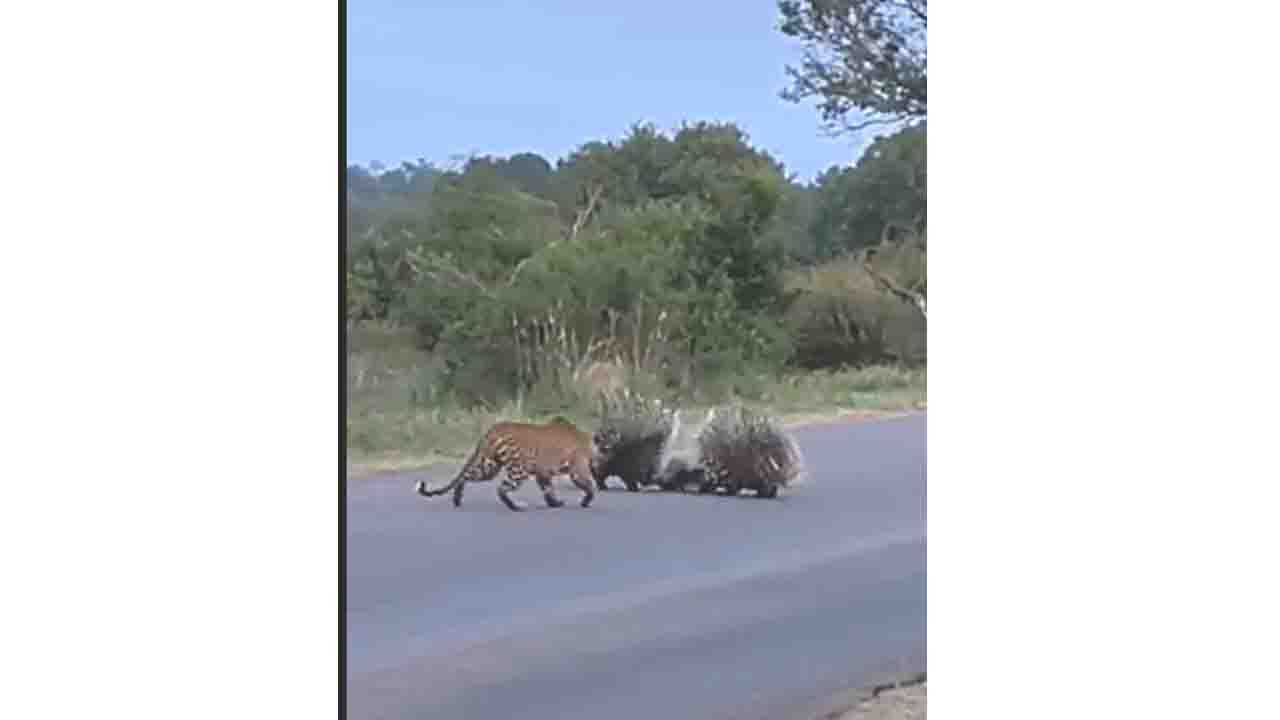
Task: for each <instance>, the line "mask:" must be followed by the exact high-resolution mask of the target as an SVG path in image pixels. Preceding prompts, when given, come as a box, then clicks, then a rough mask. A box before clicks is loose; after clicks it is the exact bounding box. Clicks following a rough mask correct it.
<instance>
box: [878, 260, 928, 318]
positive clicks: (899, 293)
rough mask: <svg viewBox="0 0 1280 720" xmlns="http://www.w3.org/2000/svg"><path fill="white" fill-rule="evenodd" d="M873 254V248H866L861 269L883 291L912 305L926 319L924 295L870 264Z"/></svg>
mask: <svg viewBox="0 0 1280 720" xmlns="http://www.w3.org/2000/svg"><path fill="white" fill-rule="evenodd" d="M874 255H875V251H874V249H872V250H868V251H867V252H866V253H865V254H863V256H862V269H863V270H866V271H867V274H868V275H870V276H871V279H872V280H875V282H876V284H877V285H879V286H880V287H882V288H884V290H885V291H887V292H888V293H889V294H891V295H893V296H894V297H896V298H898V299H899V300H901V301H903V302H905V303H907V304H908V305H910V306H911V307H914V308H915V309H916V310H917V311H918V312H919V313H920V317H922V318H924V319H926V320H928V319H929V318H928V316H927V315H926V314H925V301H926V298H925V296H924V295H922V294H920V293H918V292H911V291H910V290H907V289H905V288H903V287H902V286H900V285H898V284H897V283H895V282H894V281H893V280H891V279H889V277H888V276H886V275H884V274H883V273H881V272H880V271H879V270H876V269H875V267H873V266H872V265H871V258H872V257H873V256H874Z"/></svg>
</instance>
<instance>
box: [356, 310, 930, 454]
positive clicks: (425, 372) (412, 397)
mask: <svg viewBox="0 0 1280 720" xmlns="http://www.w3.org/2000/svg"><path fill="white" fill-rule="evenodd" d="M349 348H350V350H351V354H350V355H349V357H348V361H347V469H348V472H349V473H351V475H352V476H353V477H360V476H363V475H367V474H370V473H374V472H378V471H383V470H405V469H412V468H419V467H424V466H427V465H433V464H436V463H441V462H452V463H456V462H459V461H460V460H462V459H464V458H465V457H466V456H467V454H469V453H470V452H471V449H472V448H473V447H474V446H475V442H476V440H477V438H479V437H480V435H481V434H482V433H483V432H484V431H485V429H487V428H488V426H489V425H491V424H492V423H494V422H496V421H498V420H530V421H538V422H541V421H545V420H548V419H550V418H551V417H552V416H553V415H557V414H560V415H564V416H566V417H568V418H569V419H570V420H573V421H574V422H575V423H578V424H579V425H580V426H581V427H584V428H586V427H590V426H591V425H592V424H593V421H594V418H593V414H592V411H591V409H590V408H588V407H585V406H582V407H571V408H563V407H557V408H555V409H539V408H537V407H532V406H530V405H524V406H522V405H519V404H517V403H515V402H509V403H507V404H506V405H504V406H502V407H498V408H493V409H488V410H483V409H464V408H459V407H457V406H456V405H454V404H452V403H450V402H449V401H448V399H447V398H445V397H443V396H441V394H440V393H439V390H438V379H439V374H440V365H439V363H438V361H436V360H435V359H434V358H433V357H432V356H431V355H430V354H429V353H426V352H423V351H421V350H418V349H416V348H414V346H413V342H412V334H411V333H410V332H409V331H407V330H404V329H398V328H393V327H387V326H362V327H359V328H356V329H355V330H353V331H352V333H351V334H350V336H349ZM717 385H719V386H720V387H718V388H717V392H716V393H715V394H717V395H718V396H719V397H720V398H721V399H726V400H727V399H729V398H737V399H739V400H740V401H742V402H744V403H746V404H749V405H751V406H753V407H756V408H758V409H761V410H764V411H767V412H769V413H770V414H773V415H775V416H780V418H781V420H782V421H783V422H784V423H793V424H794V423H800V422H816V421H821V420H823V419H826V418H830V417H833V416H836V415H839V414H843V413H849V412H855V413H858V414H864V415H871V416H875V415H882V414H893V413H897V412H903V411H911V410H917V409H921V408H923V407H924V404H925V401H926V372H925V370H924V369H902V368H896V367H868V368H862V369H856V370H840V371H831V372H813V373H804V374H796V375H788V376H785V377H783V378H781V379H779V378H776V377H767V376H740V377H734V378H731V379H724V380H721V381H719V382H718V383H717ZM706 407H707V403H705V402H703V403H697V404H683V405H681V408H682V409H684V410H687V411H689V412H693V413H698V412H702V411H705V410H706Z"/></svg>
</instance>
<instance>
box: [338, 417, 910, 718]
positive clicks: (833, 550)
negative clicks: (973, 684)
mask: <svg viewBox="0 0 1280 720" xmlns="http://www.w3.org/2000/svg"><path fill="white" fill-rule="evenodd" d="M925 427H926V417H925V416H924V415H923V414H921V415H914V416H909V417H904V418H897V419H892V420H882V421H876V422H862V423H840V424H831V425H822V426H816V427H810V428H806V429H803V430H800V431H797V432H796V439H797V441H798V442H799V445H800V448H801V451H802V452H803V453H804V455H805V459H806V462H807V466H808V470H809V474H810V481H809V483H808V484H806V485H803V486H800V487H797V488H794V489H789V490H783V492H782V494H781V495H780V496H779V498H778V499H775V500H763V499H757V498H754V497H751V496H750V495H749V493H745V492H744V493H743V495H742V496H741V497H738V498H727V497H710V496H697V495H681V494H675V493H656V492H643V493H628V492H626V491H613V492H606V493H600V494H598V495H597V496H596V501H595V503H593V504H592V506H591V507H590V508H587V509H585V510H584V509H582V508H579V507H578V505H577V501H578V499H579V498H580V495H579V494H578V493H577V491H576V490H574V489H572V488H571V486H569V485H568V484H567V483H564V484H561V483H559V482H558V483H557V492H558V493H559V495H560V497H561V498H562V499H564V500H566V501H568V502H566V504H565V507H563V508H560V509H555V510H552V509H548V508H546V507H545V505H543V504H542V502H541V495H540V493H539V492H538V490H537V485H536V484H535V483H533V482H532V481H530V482H526V483H525V485H524V487H522V488H521V489H520V491H519V492H518V493H517V496H518V497H520V498H521V499H522V500H524V501H525V502H526V503H527V505H528V508H529V510H528V511H527V512H524V513H513V512H511V511H509V510H507V509H506V508H505V507H503V506H502V505H501V504H500V503H499V502H498V499H497V497H496V495H495V490H496V483H485V484H482V485H470V486H468V488H467V496H466V499H465V500H464V502H463V505H462V508H460V509H455V508H454V507H453V506H452V505H451V504H450V502H449V497H448V495H443V496H440V497H434V498H423V497H420V496H418V495H416V494H415V493H414V492H413V484H414V482H416V480H417V478H418V477H420V475H418V474H403V475H397V476H389V477H382V478H374V479H365V480H353V481H351V483H350V484H349V485H348V498H347V541H348V542H347V553H348V554H347V708H348V716H349V717H350V718H352V720H374V719H383V718H414V719H427V718H442V719H452V718H458V719H459V720H488V719H490V718H493V719H495V720H505V719H506V718H520V720H543V719H545V720H633V719H634V720H640V719H641V718H644V719H649V718H663V719H669V720H680V719H683V718H690V719H696V720H718V719H720V718H743V719H751V718H762V719H763V718H768V719H769V720H775V719H780V720H789V719H790V718H793V717H801V716H803V714H804V713H805V708H807V707H810V706H811V705H812V704H813V703H814V702H815V701H817V700H820V699H821V698H823V697H825V696H827V695H830V694H832V693H834V692H836V691H839V690H841V689H842V688H846V687H849V686H850V685H858V684H862V683H864V682H873V681H878V679H880V678H883V677H885V676H888V675H893V674H896V673H899V672H912V671H920V670H924V669H925V657H926V653H925V548H926V533H925ZM449 470H451V469H449ZM448 479H449V477H448V473H447V471H445V470H442V471H440V472H438V473H433V474H432V475H431V476H430V480H429V482H430V484H432V485H433V486H437V485H438V484H440V483H444V482H447V481H448ZM613 484H614V485H618V486H620V483H618V481H616V480H615V481H613Z"/></svg>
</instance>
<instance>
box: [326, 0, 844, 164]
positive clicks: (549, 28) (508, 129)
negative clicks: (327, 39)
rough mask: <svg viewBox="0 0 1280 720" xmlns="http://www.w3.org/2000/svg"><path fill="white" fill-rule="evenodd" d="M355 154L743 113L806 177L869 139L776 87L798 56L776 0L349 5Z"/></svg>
mask: <svg viewBox="0 0 1280 720" xmlns="http://www.w3.org/2000/svg"><path fill="white" fill-rule="evenodd" d="M347 13H348V17H347V154H348V162H354V163H361V164H366V165H367V164H368V163H369V162H371V161H375V160H376V161H380V162H382V163H385V164H387V165H391V166H394V165H398V164H399V163H400V162H401V161H402V160H413V159H417V158H420V157H421V158H425V159H427V160H429V161H432V162H436V163H438V164H447V163H448V162H449V160H450V158H451V157H454V156H458V155H463V154H470V153H478V154H491V155H510V154H513V153H517V152H524V151H531V152H537V153H540V154H542V155H543V156H545V157H546V158H547V159H548V160H549V161H551V162H552V164H554V163H555V161H556V159H557V158H559V157H562V156H563V155H565V154H566V153H567V152H569V151H570V150H572V149H573V148H575V147H577V146H578V145H581V144H582V143H585V142H587V141H590V140H605V139H615V138H620V137H622V136H623V135H624V134H625V133H626V132H627V129H628V128H629V127H630V125H631V124H632V123H635V122H652V123H654V124H656V125H657V126H658V127H659V128H661V129H666V130H669V129H671V128H674V127H675V126H677V125H679V123H680V122H681V121H684V120H688V121H697V120H713V121H734V122H736V123H738V125H739V126H740V127H742V128H743V129H744V130H745V131H746V132H747V133H748V134H749V135H750V139H751V142H752V144H753V145H756V146H758V147H762V148H764V149H766V150H768V151H769V152H771V153H772V154H774V155H775V156H776V157H778V158H779V159H781V160H782V161H783V162H784V163H785V164H786V167H787V171H788V172H789V173H795V174H797V175H798V176H799V177H800V178H802V179H805V180H808V179H811V178H812V177H813V176H814V175H815V174H816V173H818V172H820V171H821V170H823V169H825V168H827V167H829V166H831V165H833V164H849V163H851V162H853V161H854V160H855V159H856V158H857V154H858V153H859V152H860V151H861V148H862V147H863V146H864V144H865V143H864V142H863V141H858V140H856V139H852V138H841V139H831V138H826V137H823V136H822V133H821V131H820V128H819V121H818V114H817V112H816V110H815V109H814V108H813V106H812V105H811V104H799V105H797V104H793V103H788V102H786V101H784V100H782V99H781V98H779V97H778V91H779V90H781V89H782V88H783V87H785V85H786V75H785V71H784V67H785V66H786V64H787V63H793V64H794V63H795V62H797V60H798V57H799V50H798V48H797V47H796V46H795V44H794V43H793V42H791V41H790V39H789V38H786V37H785V36H784V35H782V33H780V32H778V30H777V28H776V24H777V8H776V5H775V3H774V1H773V0H737V1H736V2H734V1H733V0H718V1H717V0H685V1H684V2H672V1H670V0H656V1H652V2H644V3H628V2H584V1H581V0H544V1H543V2H539V3H530V2H499V1H497V0H469V1H465V0H464V1H458V2H450V1H444V2H423V3H414V2H395V1H394V0H348V2H347Z"/></svg>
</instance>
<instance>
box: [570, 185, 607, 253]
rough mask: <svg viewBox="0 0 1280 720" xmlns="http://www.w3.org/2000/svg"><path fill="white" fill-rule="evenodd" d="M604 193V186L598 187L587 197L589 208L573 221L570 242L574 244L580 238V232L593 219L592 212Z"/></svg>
mask: <svg viewBox="0 0 1280 720" xmlns="http://www.w3.org/2000/svg"><path fill="white" fill-rule="evenodd" d="M602 192H604V185H596V186H595V188H594V189H592V191H591V194H590V195H589V196H588V197H587V206H586V207H585V208H583V209H582V210H581V211H580V212H579V213H578V217H577V219H575V220H574V221H573V227H572V228H571V229H570V230H569V242H573V241H574V240H575V239H577V237H578V231H579V230H581V229H582V226H583V225H584V224H585V223H586V222H587V219H588V218H590V217H591V212H592V211H593V210H595V207H596V202H598V201H599V200H600V194H601V193H602Z"/></svg>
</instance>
